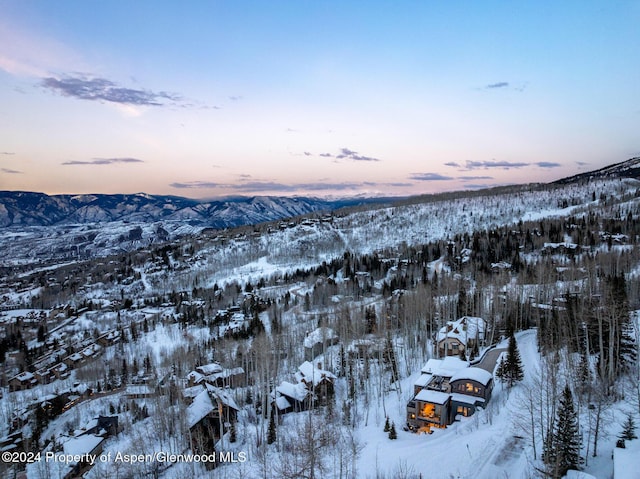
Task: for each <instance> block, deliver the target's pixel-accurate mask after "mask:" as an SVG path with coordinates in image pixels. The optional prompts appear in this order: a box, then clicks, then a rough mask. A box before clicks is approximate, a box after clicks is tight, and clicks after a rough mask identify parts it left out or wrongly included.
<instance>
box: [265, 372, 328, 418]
mask: <svg viewBox="0 0 640 479" xmlns="http://www.w3.org/2000/svg"><path fill="white" fill-rule="evenodd" d="M294 377H295V379H296V382H295V383H291V382H288V381H282V382H281V383H280V385H279V386H278V387H276V389H275V391H274V393H273V394H272V395H271V396H272V399H273V403H272V406H273V408H274V409H275V410H276V411H277V412H278V414H285V413H288V412H300V411H306V410H307V409H310V408H311V407H314V406H317V405H321V404H326V403H327V402H328V401H330V400H331V399H332V398H333V394H334V382H335V380H336V375H335V374H333V373H332V372H330V371H326V370H324V369H322V364H320V363H318V364H317V365H316V366H314V365H313V364H311V363H310V362H309V361H305V362H304V363H302V364H301V365H300V366H299V367H298V371H297V372H296V373H295V375H294Z"/></svg>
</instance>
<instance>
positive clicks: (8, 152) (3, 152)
mask: <svg viewBox="0 0 640 479" xmlns="http://www.w3.org/2000/svg"><path fill="white" fill-rule="evenodd" d="M0 155H7V156H10V155H15V153H14V152H13V151H0Z"/></svg>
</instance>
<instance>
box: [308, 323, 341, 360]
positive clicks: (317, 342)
mask: <svg viewBox="0 0 640 479" xmlns="http://www.w3.org/2000/svg"><path fill="white" fill-rule="evenodd" d="M338 341H339V338H338V335H337V334H336V332H335V331H334V330H333V329H331V328H327V327H326V326H321V327H319V328H316V329H314V330H313V331H311V332H310V333H308V334H307V336H306V337H305V338H304V357H305V359H307V360H308V361H311V360H313V359H314V358H316V357H317V356H319V355H320V354H323V353H324V352H325V351H326V350H327V348H328V347H330V346H333V345H335V344H338Z"/></svg>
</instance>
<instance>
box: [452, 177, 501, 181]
mask: <svg viewBox="0 0 640 479" xmlns="http://www.w3.org/2000/svg"><path fill="white" fill-rule="evenodd" d="M458 179H459V180H462V181H477V180H493V176H459V177H458Z"/></svg>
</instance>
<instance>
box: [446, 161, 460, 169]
mask: <svg viewBox="0 0 640 479" xmlns="http://www.w3.org/2000/svg"><path fill="white" fill-rule="evenodd" d="M444 166H452V167H453V168H461V167H462V165H460V163H456V162H455V161H449V162H447V163H445V164H444Z"/></svg>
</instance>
